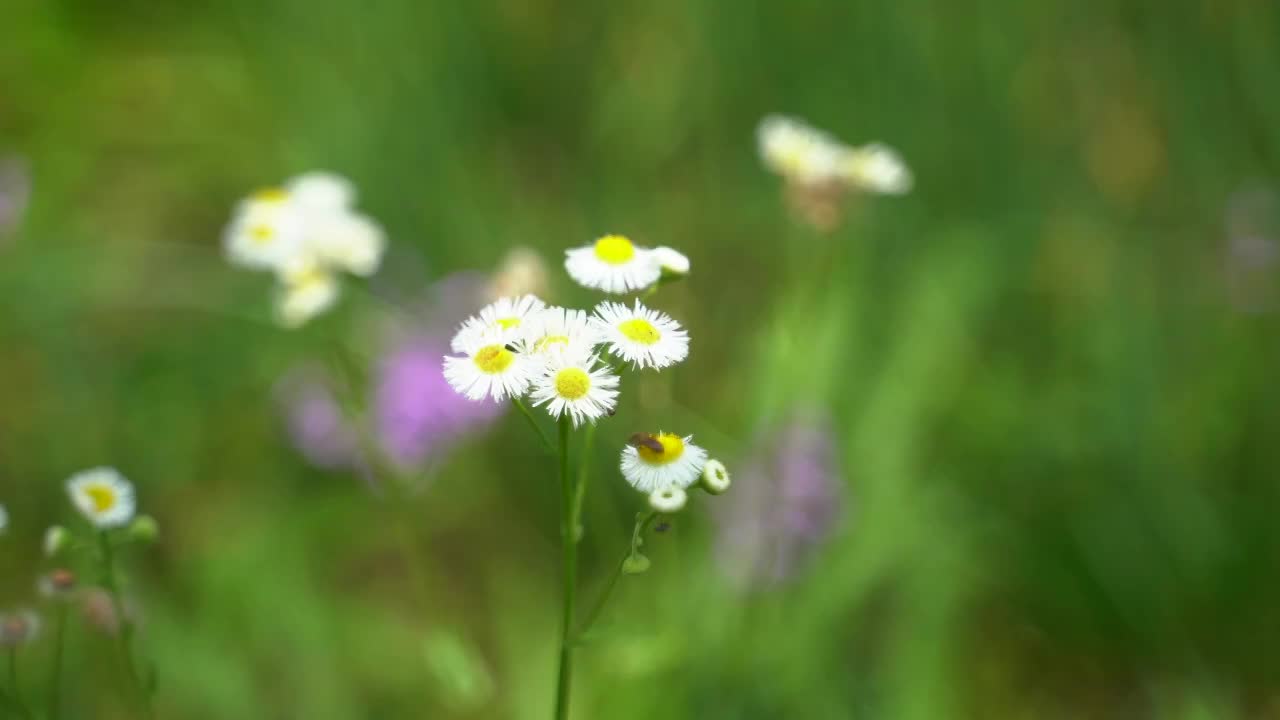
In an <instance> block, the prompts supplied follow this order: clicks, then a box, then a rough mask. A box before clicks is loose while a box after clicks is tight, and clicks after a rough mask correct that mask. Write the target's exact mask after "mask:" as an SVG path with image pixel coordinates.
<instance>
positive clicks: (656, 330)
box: [595, 300, 689, 368]
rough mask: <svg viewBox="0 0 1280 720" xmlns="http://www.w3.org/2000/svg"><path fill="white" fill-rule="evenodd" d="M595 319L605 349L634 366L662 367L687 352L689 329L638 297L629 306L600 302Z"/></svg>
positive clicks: (676, 360)
mask: <svg viewBox="0 0 1280 720" xmlns="http://www.w3.org/2000/svg"><path fill="white" fill-rule="evenodd" d="M595 323H596V327H598V328H599V329H600V331H601V332H602V333H603V334H604V338H605V342H607V343H608V344H609V350H610V351H611V352H612V353H613V354H614V355H616V356H618V357H620V358H622V359H623V360H626V361H627V362H630V363H631V364H633V365H635V366H636V367H640V368H644V367H652V368H664V367H668V366H670V365H674V364H676V363H678V362H680V361H681V360H684V359H685V358H686V357H688V355H689V333H687V332H685V331H684V329H683V328H681V327H680V324H679V323H677V322H676V321H675V320H672V319H671V317H670V316H669V315H667V314H666V313H662V312H658V311H657V310H650V309H649V308H647V307H645V306H644V305H641V304H640V301H639V300H636V302H635V306H634V307H633V308H630V309H628V308H627V306H626V305H623V304H622V303H613V302H603V303H600V304H599V305H597V306H596V317H595Z"/></svg>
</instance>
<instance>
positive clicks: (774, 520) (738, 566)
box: [716, 410, 844, 587]
mask: <svg viewBox="0 0 1280 720" xmlns="http://www.w3.org/2000/svg"><path fill="white" fill-rule="evenodd" d="M761 438H762V440H761V441H760V442H758V443H757V444H756V447H757V448H759V449H758V450H757V452H756V453H755V454H754V455H753V456H752V457H751V458H748V459H747V460H746V461H744V462H743V463H742V465H741V467H740V468H738V469H737V471H736V472H735V475H734V480H733V487H732V488H731V489H730V490H729V492H728V493H726V494H725V495H724V497H723V500H724V502H723V503H722V509H721V511H720V512H719V513H718V514H717V517H716V519H717V522H718V526H719V531H718V537H717V539H716V553H717V555H718V556H719V559H720V565H721V568H722V569H723V570H724V571H725V572H726V573H727V574H728V575H729V577H730V578H731V579H732V580H733V581H734V582H735V583H737V584H738V585H740V586H743V587H748V586H753V585H757V586H758V585H769V584H774V583H777V582H780V581H782V580H785V579H787V578H789V577H792V576H793V575H795V574H796V573H797V572H798V571H799V570H801V569H802V568H803V566H804V564H805V563H806V562H807V561H808V559H809V557H810V556H811V555H812V553H813V552H814V551H815V550H816V549H817V548H818V547H820V545H821V544H822V542H823V541H824V540H826V539H827V538H828V537H829V536H830V535H831V533H832V532H833V531H834V529H835V527H836V523H837V522H838V521H839V519H840V516H841V513H842V511H843V508H842V500H843V489H844V480H843V478H842V477H841V475H840V471H839V469H838V467H837V464H838V463H837V457H836V447H835V440H834V436H833V434H832V430H831V422H830V419H829V418H828V417H827V415H826V414H825V413H820V412H815V411H810V410H801V411H795V412H793V413H792V415H791V417H790V418H789V419H788V420H787V421H786V422H785V423H783V424H782V425H781V426H780V427H778V428H776V429H773V431H771V432H765V433H762V434H761ZM718 504H720V503H718Z"/></svg>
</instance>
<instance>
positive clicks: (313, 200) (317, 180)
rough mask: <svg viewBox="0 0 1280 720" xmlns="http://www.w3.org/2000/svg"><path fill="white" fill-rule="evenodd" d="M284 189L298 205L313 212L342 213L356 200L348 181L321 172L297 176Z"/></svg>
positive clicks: (329, 173) (338, 176)
mask: <svg viewBox="0 0 1280 720" xmlns="http://www.w3.org/2000/svg"><path fill="white" fill-rule="evenodd" d="M285 187H286V188H287V189H288V191H289V194H290V195H291V196H292V197H293V199H294V201H295V202H297V203H298V205H300V206H302V207H303V208H305V209H307V210H309V211H314V212H321V213H329V212H343V211H346V210H349V209H350V208H351V206H352V204H354V203H355V198H356V191H355V187H353V186H352V184H351V181H350V180H348V179H346V178H344V177H342V176H341V175H337V174H335V173H331V172H324V171H322V170H316V171H312V172H307V173H303V174H301V175H298V176H297V177H295V178H293V179H292V180H290V181H289V182H288V183H286V185H285Z"/></svg>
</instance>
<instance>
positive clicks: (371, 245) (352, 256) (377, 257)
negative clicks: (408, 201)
mask: <svg viewBox="0 0 1280 720" xmlns="http://www.w3.org/2000/svg"><path fill="white" fill-rule="evenodd" d="M308 238H309V240H310V250H311V253H312V254H313V255H314V256H315V258H316V259H317V260H318V261H319V262H321V263H323V264H325V265H329V266H331V267H334V268H337V269H340V270H345V271H347V272H349V273H351V274H352V275H359V276H360V277H368V276H370V275H372V274H373V273H374V272H376V271H377V270H378V266H379V265H380V264H381V263H382V254H383V252H384V251H385V250H386V247H387V238H386V235H385V234H384V233H383V232H382V228H381V227H380V226H379V225H378V224H377V223H375V222H374V221H373V220H370V219H369V218H367V217H365V216H364V215H359V214H357V213H352V212H341V213H333V214H332V215H329V216H324V217H320V218H317V219H316V220H315V222H314V224H313V227H312V228H311V229H310V232H309V233H308Z"/></svg>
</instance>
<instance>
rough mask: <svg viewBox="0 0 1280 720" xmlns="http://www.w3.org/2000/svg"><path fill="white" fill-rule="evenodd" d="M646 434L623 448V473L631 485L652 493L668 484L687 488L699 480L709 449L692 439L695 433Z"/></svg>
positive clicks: (668, 485)
mask: <svg viewBox="0 0 1280 720" xmlns="http://www.w3.org/2000/svg"><path fill="white" fill-rule="evenodd" d="M642 435H643V437H641V438H639V439H638V440H636V439H633V442H632V443H630V444H628V445H627V446H626V447H624V448H623V449H622V463H621V468H622V477H623V478H625V479H626V481H627V482H628V483H629V484H630V485H631V487H633V488H635V489H637V490H639V491H641V492H646V493H651V492H653V491H654V490H658V489H660V488H667V487H674V488H681V489H683V488H687V487H689V486H690V485H692V484H693V483H694V482H696V481H697V480H698V477H699V476H700V475H701V474H702V467H703V465H704V464H705V463H706V461H707V451H706V450H703V449H702V448H700V447H698V446H697V445H694V444H693V443H692V442H690V441H691V440H693V437H692V436H689V437H684V438H682V437H680V436H679V435H674V434H672V433H663V432H660V433H657V434H655V435H647V434H643V433H642ZM659 448H660V449H659Z"/></svg>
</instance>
